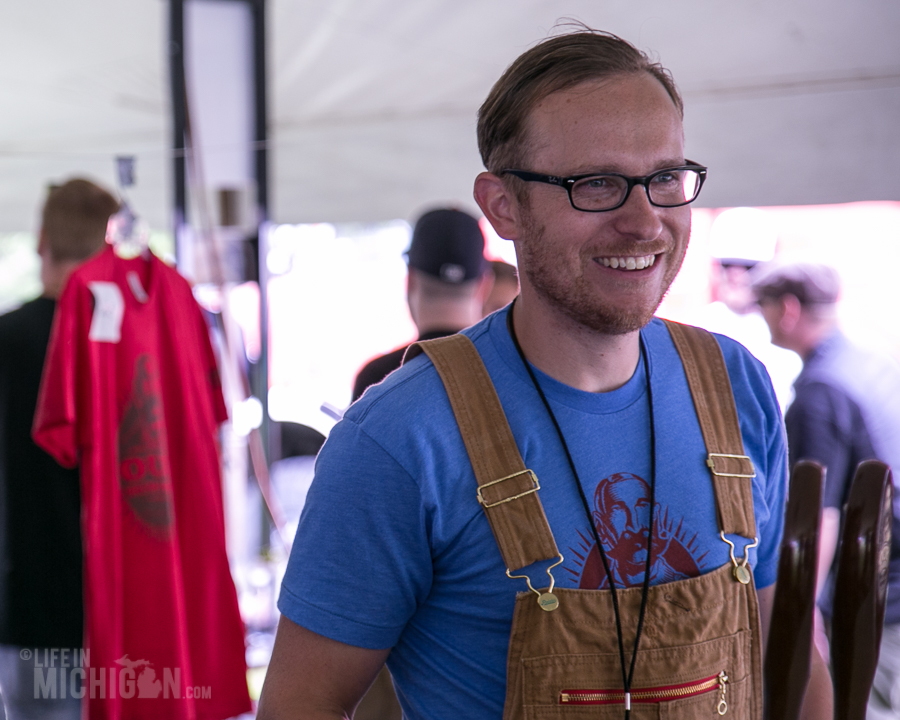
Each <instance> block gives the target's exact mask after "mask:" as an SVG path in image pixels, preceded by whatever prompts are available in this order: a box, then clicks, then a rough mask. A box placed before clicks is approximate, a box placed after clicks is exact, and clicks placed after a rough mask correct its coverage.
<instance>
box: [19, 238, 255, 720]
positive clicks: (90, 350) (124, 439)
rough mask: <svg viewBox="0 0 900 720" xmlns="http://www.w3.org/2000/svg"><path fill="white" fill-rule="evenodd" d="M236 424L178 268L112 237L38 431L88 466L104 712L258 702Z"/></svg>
mask: <svg viewBox="0 0 900 720" xmlns="http://www.w3.org/2000/svg"><path fill="white" fill-rule="evenodd" d="M226 418H227V413H226V410H225V405H224V402H223V400H222V391H221V385H220V382H219V374H218V371H217V368H216V362H215V357H214V355H213V351H212V348H211V346H210V341H209V334H208V329H207V327H206V323H205V321H204V319H203V316H202V314H201V311H200V308H199V306H198V305H197V302H196V301H195V300H194V297H193V294H192V292H191V289H190V287H189V285H188V283H187V281H185V279H184V278H182V277H181V275H179V274H178V272H177V271H175V270H173V269H172V268H170V267H168V266H167V265H166V264H165V263H163V262H161V261H160V260H158V259H157V258H155V257H151V258H150V259H144V258H135V259H130V260H126V259H122V258H119V257H118V256H117V255H116V254H115V253H114V252H113V249H112V248H111V247H109V248H107V249H105V250H104V251H103V252H101V253H100V254H99V255H97V256H96V257H94V258H92V259H91V260H89V261H88V262H86V263H85V264H84V265H82V266H80V267H79V268H78V269H76V270H75V272H74V273H73V274H72V275H71V277H70V279H69V281H68V283H67V284H66V287H65V290H64V291H63V294H62V297H61V298H60V301H59V306H58V308H57V311H56V316H55V318H54V325H53V331H52V334H51V338H50V346H49V349H48V352H47V360H46V362H45V365H44V374H43V378H42V383H41V391H40V396H39V398H38V406H37V411H36V414H35V421H34V428H33V435H34V439H35V442H37V444H38V445H40V446H41V447H43V448H44V449H45V450H47V452H49V453H50V454H51V455H53V456H54V457H55V458H56V459H57V461H58V462H59V463H60V464H62V465H65V466H68V467H72V466H74V465H76V464H80V466H81V482H82V524H83V537H84V543H85V548H84V550H85V568H84V570H85V582H84V588H85V614H86V618H85V620H86V622H85V625H86V627H85V635H86V637H85V648H86V650H87V653H88V656H87V659H88V661H89V667H88V668H86V670H85V673H84V695H85V697H86V698H87V699H88V704H89V705H88V708H89V717H90V718H91V720H98V719H101V720H107V719H109V720H124V719H131V718H148V719H152V720H158V719H159V718H174V719H176V720H188V719H193V718H198V719H203V720H218V719H220V718H230V717H233V716H235V715H239V714H241V713H243V712H247V711H249V709H250V700H249V695H248V691H247V681H246V664H245V660H244V637H243V627H242V624H241V619H240V614H239V611H238V604H237V595H236V593H235V588H234V583H233V580H232V577H231V573H230V570H229V566H228V559H227V556H226V553H225V528H224V513H223V507H222V486H221V472H220V467H219V454H218V436H217V429H218V425H219V423H221V422H222V421H224V420H225V419H226Z"/></svg>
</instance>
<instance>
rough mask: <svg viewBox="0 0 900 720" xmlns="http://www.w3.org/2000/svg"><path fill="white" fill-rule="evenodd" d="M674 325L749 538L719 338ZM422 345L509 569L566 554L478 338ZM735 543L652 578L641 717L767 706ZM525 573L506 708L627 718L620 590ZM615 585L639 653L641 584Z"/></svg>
mask: <svg viewBox="0 0 900 720" xmlns="http://www.w3.org/2000/svg"><path fill="white" fill-rule="evenodd" d="M667 325H668V327H669V332H670V334H671V335H672V338H673V340H674V341H675V346H676V348H677V349H678V352H679V355H680V356H681V359H682V363H683V365H684V369H685V373H686V375H687V378H688V384H689V387H690V389H691V395H692V397H693V400H694V407H695V410H696V412H697V417H698V420H699V422H700V427H701V429H702V432H703V437H704V441H705V443H706V449H707V453H708V459H707V464H708V465H709V469H710V473H711V477H712V483H713V487H714V494H715V498H716V505H717V517H718V522H719V528H720V530H721V531H722V533H727V534H734V535H740V536H743V537H745V538H748V540H747V544H748V545H752V543H753V542H754V540H755V538H756V523H755V518H754V514H753V497H752V491H751V484H750V478H751V477H752V475H753V467H752V464H751V463H750V459H749V458H748V457H746V456H745V455H744V449H743V442H742V440H741V435H740V429H739V426H738V419H737V412H736V410H735V406H734V398H733V395H732V392H731V384H730V381H729V379H728V372H727V370H726V368H725V363H724V360H723V358H722V353H721V350H720V349H719V346H718V343H717V342H716V340H715V339H714V338H713V337H712V335H710V334H709V333H707V332H706V331H703V330H699V329H698V328H693V327H689V326H684V325H677V324H675V323H668V322H667ZM419 347H421V348H422V350H424V351H425V352H426V353H427V355H428V356H429V357H430V358H431V360H432V361H433V362H434V364H435V367H436V368H437V370H438V373H439V374H440V376H441V379H442V380H443V382H444V386H445V388H446V390H447V394H448V396H449V398H450V402H451V404H452V406H453V411H454V414H455V416H456V420H457V423H458V424H459V428H460V432H461V433H462V437H463V440H464V441H465V444H466V450H467V451H468V455H469V458H470V460H471V462H472V467H473V469H474V471H475V477H476V479H477V480H478V489H477V493H478V499H479V502H480V503H481V505H482V507H483V508H484V512H485V514H486V515H487V517H488V520H489V522H490V525H491V529H492V530H493V533H494V537H495V539H496V541H497V544H498V545H499V547H500V552H501V554H502V556H503V559H504V561H505V563H506V566H507V568H508V570H507V574H510V575H511V576H512V577H517V576H516V575H515V574H514V573H511V571H515V570H517V569H519V568H523V567H526V566H528V565H530V564H531V563H533V562H537V561H539V560H550V559H553V558H558V559H560V561H561V556H560V555H559V551H558V549H557V547H556V542H555V540H554V538H553V535H552V533H551V531H550V527H549V525H548V523H547V518H546V516H545V515H544V510H543V508H542V506H541V501H540V499H539V497H538V493H537V490H538V489H539V487H540V486H539V484H538V479H537V478H536V477H535V476H534V475H533V473H531V471H530V470H527V469H526V467H525V464H524V462H523V460H522V457H521V455H520V454H519V451H518V448H517V446H516V443H515V440H514V439H513V436H512V432H511V431H510V428H509V425H508V423H507V421H506V416H505V415H504V413H503V409H502V407H501V406H500V402H499V399H498V398H497V393H496V391H495V390H494V386H493V384H492V383H491V380H490V377H489V376H488V373H487V370H486V369H485V367H484V364H483V363H482V362H481V358H480V356H479V355H478V351H477V350H476V349H475V347H474V345H472V343H471V341H469V339H468V338H466V337H464V336H462V335H454V336H450V337H447V338H441V339H439V340H433V341H427V342H423V343H421V345H420V346H419ZM417 350H418V348H415V349H414V350H413V354H417ZM722 538H723V540H724V535H722ZM725 542H727V541H725ZM729 544H730V543H729ZM741 552H742V551H741V549H740V548H739V549H738V551H737V554H738V555H740V554H741ZM735 554H736V553H735V551H734V550H733V549H732V552H731V557H732V562H731V563H729V564H726V565H724V566H722V567H720V568H719V569H717V570H714V571H712V572H710V573H708V574H705V575H701V576H699V577H695V578H689V579H686V580H679V581H677V582H672V583H667V584H663V585H657V586H654V587H651V588H650V590H649V595H648V601H647V609H646V615H645V620H644V629H643V633H642V637H641V642H640V649H639V651H638V657H637V663H636V667H635V671H634V677H633V680H632V687H631V696H630V704H631V713H632V714H631V717H632V718H635V719H637V718H671V719H673V720H674V719H676V718H718V717H720V716H724V717H727V718H734V719H735V720H737V719H743V718H747V719H752V720H760V718H761V717H762V673H761V667H762V661H761V644H760V640H761V637H760V627H759V611H758V606H757V598H756V590H755V588H754V584H753V580H752V576H751V573H750V568H749V566H748V565H747V564H746V562H747V561H746V549H744V550H743V554H744V557H743V558H740V557H738V558H735ZM520 577H521V576H520ZM551 578H552V575H551ZM528 586H529V588H530V590H531V592H521V593H519V594H518V595H517V597H516V604H515V611H514V615H513V623H512V631H511V636H510V643H509V655H508V663H507V690H506V705H505V709H504V714H503V717H504V720H513V719H519V718H534V719H541V720H543V719H548V720H549V719H551V718H581V717H584V718H587V717H590V718H607V717H608V718H621V717H623V715H624V709H625V705H624V703H625V698H624V693H623V691H622V688H623V684H622V669H621V664H620V656H619V651H618V640H617V635H616V626H615V620H614V613H613V608H612V598H611V593H610V591H609V590H577V589H568V588H559V589H554V588H553V585H552V580H551V583H550V584H549V587H548V589H547V590H544V591H538V590H534V588H532V587H531V581H530V580H528ZM548 590H549V591H552V594H549V595H548V594H547V592H548ZM554 596H555V598H556V600H557V601H558V602H557V603H555V602H554V601H553V597H554ZM617 597H618V602H619V610H620V617H621V618H622V633H623V641H624V643H625V648H626V657H630V652H631V650H630V649H631V648H632V647H633V644H634V635H635V628H636V625H637V618H638V612H639V607H640V602H641V588H640V587H633V588H628V589H619V590H617ZM554 605H555V609H550V608H553V607H554Z"/></svg>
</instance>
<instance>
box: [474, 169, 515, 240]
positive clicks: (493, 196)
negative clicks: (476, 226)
mask: <svg viewBox="0 0 900 720" xmlns="http://www.w3.org/2000/svg"><path fill="white" fill-rule="evenodd" d="M473 194H474V196H475V202H477V203H478V207H480V208H481V212H483V213H484V216H485V217H486V218H487V219H488V222H490V224H491V225H493V227H494V230H496V231H497V234H498V235H499V236H500V237H502V238H505V239H506V240H518V239H519V234H520V233H521V223H520V218H519V203H518V201H517V199H516V197H515V195H514V194H513V193H512V192H511V191H510V190H509V188H507V187H506V185H505V184H504V182H503V180H501V179H500V178H499V177H497V176H496V175H494V174H493V173H489V172H483V173H481V174H480V175H479V176H478V177H477V178H475V190H474V192H473Z"/></svg>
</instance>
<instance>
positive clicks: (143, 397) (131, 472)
mask: <svg viewBox="0 0 900 720" xmlns="http://www.w3.org/2000/svg"><path fill="white" fill-rule="evenodd" d="M164 433H165V422H164V417H163V408H162V400H161V392H160V387H159V370H158V369H157V368H156V366H155V364H154V362H153V360H152V358H151V357H150V355H146V354H144V355H138V357H137V360H136V361H135V368H134V381H133V385H132V390H131V398H130V399H129V401H128V405H127V406H126V408H125V413H124V415H123V417H122V422H121V423H120V425H119V484H120V486H121V488H122V496H123V498H124V499H125V502H126V503H127V505H128V507H129V508H130V509H131V511H132V512H133V514H134V517H135V518H137V520H138V521H139V522H140V523H141V525H143V526H144V528H146V529H147V530H148V531H149V532H150V534H151V535H152V536H154V537H157V538H160V539H165V538H168V537H169V535H170V533H171V531H172V491H171V485H172V481H171V478H170V477H169V471H168V468H169V458H168V451H167V450H166V440H165V435H164Z"/></svg>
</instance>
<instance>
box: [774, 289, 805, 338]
mask: <svg viewBox="0 0 900 720" xmlns="http://www.w3.org/2000/svg"><path fill="white" fill-rule="evenodd" d="M779 303H780V305H781V308H780V309H781V318H780V319H779V321H778V324H779V325H780V326H781V329H782V330H783V331H784V332H785V333H791V332H793V331H794V328H796V327H797V323H799V322H800V315H801V314H802V312H803V306H802V305H801V304H800V300H799V299H798V298H797V296H796V295H791V294H790V293H788V294H787V295H782V296H781V298H780V300H779Z"/></svg>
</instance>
